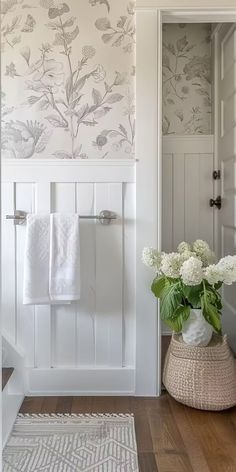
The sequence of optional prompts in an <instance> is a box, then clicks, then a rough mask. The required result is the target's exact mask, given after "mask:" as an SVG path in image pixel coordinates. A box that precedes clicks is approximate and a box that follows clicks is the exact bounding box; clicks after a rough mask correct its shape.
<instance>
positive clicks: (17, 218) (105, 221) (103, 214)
mask: <svg viewBox="0 0 236 472" xmlns="http://www.w3.org/2000/svg"><path fill="white" fill-rule="evenodd" d="M26 216H27V213H26V212H25V211H22V210H15V211H14V215H6V219H7V220H13V222H14V225H22V224H24V223H25V221H26ZM80 219H82V220H83V219H85V220H98V221H99V222H100V223H101V224H102V225H109V224H110V223H111V221H112V220H116V219H117V215H116V213H114V212H112V211H110V210H102V211H100V213H99V214H98V215H80Z"/></svg>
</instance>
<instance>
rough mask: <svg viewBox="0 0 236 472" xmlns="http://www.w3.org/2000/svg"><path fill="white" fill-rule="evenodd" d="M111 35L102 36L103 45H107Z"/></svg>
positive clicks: (111, 37)
mask: <svg viewBox="0 0 236 472" xmlns="http://www.w3.org/2000/svg"><path fill="white" fill-rule="evenodd" d="M113 37H114V35H113V33H105V34H103V35H102V40H103V42H104V43H105V44H107V43H109V42H110V41H111V40H112V39H113Z"/></svg>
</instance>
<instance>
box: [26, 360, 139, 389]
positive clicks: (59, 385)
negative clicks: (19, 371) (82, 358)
mask: <svg viewBox="0 0 236 472" xmlns="http://www.w3.org/2000/svg"><path fill="white" fill-rule="evenodd" d="M134 391H135V369H134V368H128V367H123V368H98V367H92V368H88V367H85V368H77V369H76V368H51V369H32V368H28V369H27V373H26V395H28V396H34V395H37V396H50V395H52V396H54V395H56V396H57V395H58V396H65V395H74V396H75V395H81V396H85V395H86V396H94V395H101V396H102V395H104V396H108V395H111V396H113V395H114V396H115V395H117V396H123V395H134Z"/></svg>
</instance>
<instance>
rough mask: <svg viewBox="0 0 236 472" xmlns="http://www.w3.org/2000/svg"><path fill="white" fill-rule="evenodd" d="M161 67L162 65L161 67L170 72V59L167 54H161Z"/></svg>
mask: <svg viewBox="0 0 236 472" xmlns="http://www.w3.org/2000/svg"><path fill="white" fill-rule="evenodd" d="M162 65H163V67H166V68H167V69H169V70H171V69H170V59H169V57H168V56H167V54H163V56H162Z"/></svg>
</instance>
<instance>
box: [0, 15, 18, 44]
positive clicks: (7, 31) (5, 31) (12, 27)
mask: <svg viewBox="0 0 236 472" xmlns="http://www.w3.org/2000/svg"><path fill="white" fill-rule="evenodd" d="M20 25H21V16H14V17H13V18H12V20H11V22H10V23H7V24H4V23H3V22H2V26H1V32H2V36H3V41H2V43H3V45H4V42H6V43H7V44H8V45H9V46H10V47H11V48H14V46H15V45H16V44H18V43H20V41H21V36H20V35H18V36H16V32H17V30H18V29H19V28H20ZM12 36H13V38H12V39H10V38H11V37H12Z"/></svg>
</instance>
